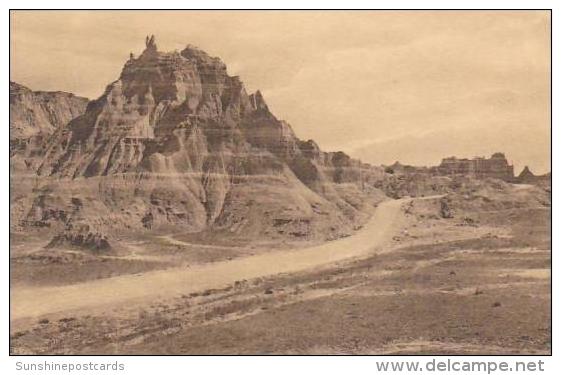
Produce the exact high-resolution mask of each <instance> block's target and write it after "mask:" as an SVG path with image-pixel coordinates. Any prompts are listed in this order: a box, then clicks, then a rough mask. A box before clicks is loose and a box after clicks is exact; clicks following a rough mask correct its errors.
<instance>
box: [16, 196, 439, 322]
mask: <svg viewBox="0 0 561 375" xmlns="http://www.w3.org/2000/svg"><path fill="white" fill-rule="evenodd" d="M422 199H430V198H422ZM408 201H409V200H408V199H402V200H394V201H387V202H383V203H382V204H380V205H379V207H378V208H377V209H376V212H375V214H374V215H373V217H372V219H371V220H370V221H369V222H368V223H367V224H366V225H365V226H364V227H363V228H362V229H361V230H360V231H358V232H357V234H355V235H354V236H351V237H347V238H344V239H341V240H337V241H332V242H328V243H325V244H322V245H319V246H315V247H310V248H306V249H301V250H293V251H276V252H272V253H269V254H263V255H255V256H251V257H245V258H240V259H234V260H231V261H226V262H219V263H215V264H211V265H201V266H195V267H189V268H187V269H186V268H175V269H168V270H163V271H153V272H149V273H144V274H139V275H125V276H119V277H112V278H106V279H102V280H95V281H88V282H85V283H79V284H74V285H68V286H59V287H17V286H16V287H13V288H12V289H11V293H10V296H11V317H12V320H14V321H17V320H18V319H21V318H30V317H38V316H42V315H45V314H49V313H56V312H61V311H69V310H70V311H71V310H80V309H90V308H95V307H99V306H104V305H115V304H119V303H120V304H130V303H145V301H146V300H147V299H153V298H167V297H173V296H175V295H177V294H180V293H193V292H197V291H202V290H205V289H209V288H223V287H225V286H227V285H229V284H232V283H234V282H236V281H239V280H244V279H252V278H257V277H264V276H269V275H274V274H278V273H283V272H296V271H302V270H304V269H308V268H313V267H317V266H321V265H325V264H328V263H332V262H336V261H340V260H343V259H346V258H352V257H358V256H364V255H365V254H368V253H369V252H371V251H373V249H374V248H376V247H379V246H380V245H382V244H383V243H384V241H387V240H388V239H390V238H391V236H392V234H393V233H394V231H398V230H399V228H401V226H402V225H401V224H400V222H399V220H400V218H401V217H400V215H399V214H400V208H401V206H402V205H403V203H406V202H408ZM166 239H167V240H168V241H174V242H179V241H177V240H172V239H169V238H167V237H166ZM86 296H87V298H86Z"/></svg>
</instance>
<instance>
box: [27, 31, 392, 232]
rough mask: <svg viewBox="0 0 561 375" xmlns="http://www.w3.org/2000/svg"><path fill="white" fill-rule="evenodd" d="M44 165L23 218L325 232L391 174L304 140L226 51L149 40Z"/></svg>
mask: <svg viewBox="0 0 561 375" xmlns="http://www.w3.org/2000/svg"><path fill="white" fill-rule="evenodd" d="M37 174H38V175H39V176H41V178H39V181H43V185H42V187H41V188H38V189H36V191H37V192H38V193H37V196H36V197H35V198H34V200H33V202H31V203H30V204H29V206H30V207H22V209H21V212H22V216H21V218H20V221H19V222H21V223H22V225H24V226H25V225H33V226H37V225H40V226H51V225H53V226H58V227H64V228H66V229H65V230H69V228H72V227H76V226H77V225H76V222H77V221H79V222H80V223H81V224H80V228H82V231H83V228H84V226H83V225H82V222H84V221H85V222H87V225H89V227H92V228H101V229H99V230H102V231H115V230H158V229H165V228H168V229H170V228H171V229H174V230H183V231H204V230H213V231H217V230H218V231H226V232H228V233H231V234H234V235H240V236H246V237H250V238H253V237H267V238H271V237H286V236H289V237H292V238H308V239H310V238H318V239H326V238H335V237H337V236H339V235H342V234H344V233H348V232H350V231H352V229H353V227H355V226H356V225H358V224H359V223H360V221H361V220H364V219H365V218H366V216H367V215H368V211H369V209H370V208H372V206H373V205H374V204H376V203H377V202H378V201H379V200H380V199H382V194H381V193H380V192H379V191H378V190H377V189H375V188H373V187H372V186H373V181H375V180H376V179H377V178H379V177H380V175H381V174H383V172H382V171H381V170H379V169H376V168H372V167H370V166H368V165H365V164H362V163H360V162H359V161H357V160H353V159H351V158H349V157H348V156H347V155H345V154H344V153H342V152H336V153H325V152H322V151H321V150H320V149H319V147H318V146H317V145H316V144H315V143H314V142H313V141H311V140H310V141H302V140H300V139H298V138H297V137H296V135H295V134H294V132H293V131H292V128H291V127H290V125H289V124H288V123H286V122H284V121H281V120H279V119H277V118H276V117H275V116H274V115H273V114H272V113H271V112H270V111H269V108H268V106H267V104H266V102H265V100H264V98H263V95H262V94H261V93H260V92H259V91H257V92H255V93H252V94H248V93H247V92H246V90H245V88H244V85H243V83H242V82H241V81H240V79H239V78H238V77H232V76H229V75H228V74H227V69H226V66H225V64H224V63H223V62H222V61H221V60H220V59H218V58H216V57H211V56H209V55H208V54H206V53H205V52H203V51H201V50H199V49H197V48H195V47H192V46H187V48H185V49H184V50H183V51H181V52H171V53H164V52H159V51H158V50H157V47H156V44H155V42H154V40H153V38H152V39H147V45H146V49H145V50H144V51H143V53H142V54H141V55H140V56H139V57H138V58H133V57H131V59H130V60H129V61H127V62H126V64H125V66H124V67H123V70H122V73H121V75H120V77H119V79H118V80H116V81H115V82H113V83H111V84H110V85H109V86H107V88H106V90H105V92H104V94H103V95H102V96H101V97H100V98H98V99H97V100H94V101H92V102H90V103H89V104H88V106H87V109H86V111H85V113H83V114H82V115H80V116H78V117H76V118H74V119H73V120H71V121H70V122H69V123H68V125H67V126H63V127H60V126H59V127H57V129H56V131H55V132H54V134H53V136H52V137H51V138H50V139H49V141H48V144H47V147H46V153H45V156H44V157H43V158H42V160H41V162H40V163H39V164H38V167H37ZM46 181H48V183H46ZM23 206H25V205H23ZM59 211H62V212H63V213H62V214H61V212H59ZM57 212H58V214H57ZM96 230H97V229H96ZM63 237H65V238H66V237H72V236H71V235H68V236H63Z"/></svg>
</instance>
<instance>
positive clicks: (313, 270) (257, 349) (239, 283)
mask: <svg viewBox="0 0 561 375" xmlns="http://www.w3.org/2000/svg"><path fill="white" fill-rule="evenodd" d="M549 218H550V209H549V208H546V207H544V208H531V209H528V208H511V209H507V210H506V209H505V210H500V211H488V212H480V213H477V214H475V213H474V214H471V215H469V217H468V216H464V215H458V216H455V217H454V218H450V219H442V218H440V217H439V216H438V215H437V214H435V212H434V207H433V205H432V201H431V200H430V199H426V200H419V199H415V200H404V201H390V202H388V203H387V204H384V205H382V206H381V207H380V208H379V209H378V210H377V213H376V214H375V215H374V217H373V219H372V220H371V221H370V223H369V224H368V225H367V226H365V228H363V229H362V230H361V231H359V232H358V233H357V234H356V235H355V236H351V237H348V238H345V239H342V240H339V241H334V242H328V243H326V244H325V245H322V246H317V247H312V248H308V249H305V250H298V251H278V250H275V251H271V252H268V253H264V254H258V255H254V256H251V255H249V256H247V255H240V256H238V257H237V258H235V259H232V260H231V261H217V262H214V263H207V264H197V265H195V264H193V265H191V266H189V268H187V267H186V266H185V267H181V268H177V267H175V268H173V267H172V268H168V269H167V270H166V271H161V270H156V271H149V270H148V271H147V270H143V271H142V272H140V273H138V272H137V273H135V274H133V275H120V276H117V277H104V278H101V279H97V280H91V279H90V280H87V281H85V282H75V283H72V284H70V285H58V284H57V283H53V284H52V285H49V286H44V287H37V286H36V285H34V284H33V283H30V282H28V281H26V282H19V283H18V282H17V280H16V282H15V283H14V284H15V287H14V288H13V289H12V327H11V328H12V329H11V349H12V352H13V353H68V354H70V353H73V354H74V353H84V354H85V353H90V354H91V353H105V354H124V353H144V354H218V353H221V354H239V353H242V354H255V353H276V354H288V353H291V354H339V353H350V354H388V353H432V354H438V353H466V354H474V353H483V354H491V353H498V354H506V353H526V354H532V353H540V354H544V353H549V352H550V341H551V326H550V303H551V302H550V300H551V299H550V256H551V250H550V249H551V243H550V229H551V228H550V221H549ZM343 245H344V246H343ZM137 246H140V245H137ZM131 261H136V260H131ZM148 261H151V260H148ZM70 263H71V262H70ZM209 275H211V276H212V277H211V276H209ZM12 277H13V275H12ZM27 280H28V279H27ZM12 281H13V282H14V280H12Z"/></svg>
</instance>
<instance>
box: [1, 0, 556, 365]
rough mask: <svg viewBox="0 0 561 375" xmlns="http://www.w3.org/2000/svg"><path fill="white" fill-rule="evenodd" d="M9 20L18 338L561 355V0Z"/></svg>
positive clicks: (69, 343) (80, 347)
mask: <svg viewBox="0 0 561 375" xmlns="http://www.w3.org/2000/svg"><path fill="white" fill-rule="evenodd" d="M6 16H7V15H6ZM9 22H10V25H9V77H10V78H9V354H10V356H18V357H20V356H30V355H31V356H37V355H57V356H67V355H68V356H74V355H110V356H122V355H149V356H164V355H180V356H192V355H213V356H217V355H237V356H239V355H244V356H245V355H275V356H278V355H282V356H293V355H298V356H303V355H305V356H323V355H361V356H387V355H431V356H442V355H448V356H455V355H461V356H466V355H501V356H503V355H517V356H521V355H533V356H550V355H552V284H551V282H552V281H551V274H552V272H551V270H552V177H551V176H552V174H551V171H552V160H553V159H552V71H551V70H552V12H551V10H547V9H546V10H467V9H466V10H436V9H434V10H407V9H402V10H360V11H359V10H206V11H205V10H10V12H9ZM6 52H7V51H6ZM6 153H7V151H6ZM6 164H7V163H6ZM6 185H7V184H6ZM5 229H6V228H5ZM6 231H7V230H6ZM6 245H7V240H6ZM6 257H8V256H6ZM6 278H7V277H6ZM7 298H8V297H6V300H7ZM5 306H6V307H5V310H8V307H7V303H6V305H5ZM6 341H8V337H6ZM536 361H537V359H536ZM18 363H19V362H18ZM24 369H29V368H24ZM421 370H422V369H421ZM511 371H512V369H511ZM517 371H518V369H517ZM21 372H22V371H20V372H19V373H21Z"/></svg>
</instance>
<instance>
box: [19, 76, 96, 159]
mask: <svg viewBox="0 0 561 375" xmlns="http://www.w3.org/2000/svg"><path fill="white" fill-rule="evenodd" d="M87 103H88V99H86V98H82V97H78V96H75V95H73V94H69V93H66V92H46V91H32V90H30V89H28V88H27V87H25V86H22V85H20V84H18V83H15V82H10V158H11V160H10V165H11V167H12V169H13V168H16V169H17V168H18V167H20V168H21V167H23V169H33V167H32V164H34V163H33V162H34V161H36V160H37V159H39V158H41V157H42V156H43V152H44V147H45V143H46V140H47V139H48V137H49V136H50V135H51V134H53V133H54V132H55V131H56V130H57V129H60V128H62V127H64V126H65V125H66V124H67V123H68V122H69V121H70V120H72V119H73V118H75V117H77V116H79V115H81V114H82V113H84V112H85V110H86V105H87ZM25 162H27V165H23V166H22V165H20V164H24V163H25Z"/></svg>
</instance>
